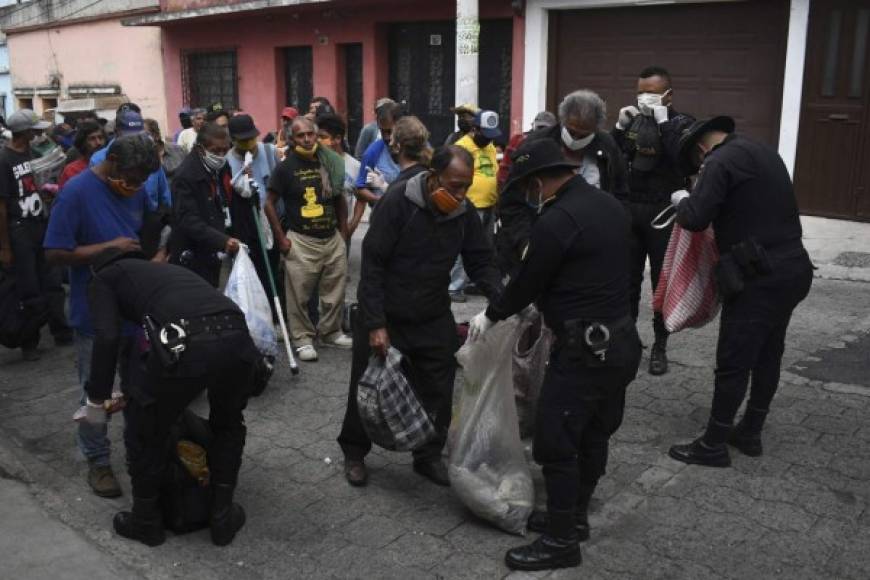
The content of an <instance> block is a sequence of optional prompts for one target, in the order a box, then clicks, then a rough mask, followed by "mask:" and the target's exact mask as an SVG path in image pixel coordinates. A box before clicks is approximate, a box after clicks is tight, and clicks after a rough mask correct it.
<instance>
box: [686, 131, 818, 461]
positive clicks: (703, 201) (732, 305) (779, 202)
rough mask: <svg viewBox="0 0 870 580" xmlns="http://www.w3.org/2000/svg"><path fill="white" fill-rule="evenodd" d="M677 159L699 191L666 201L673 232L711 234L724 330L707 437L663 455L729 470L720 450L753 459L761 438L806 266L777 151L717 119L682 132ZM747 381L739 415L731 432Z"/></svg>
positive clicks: (808, 280)
mask: <svg viewBox="0 0 870 580" xmlns="http://www.w3.org/2000/svg"><path fill="white" fill-rule="evenodd" d="M680 159H681V161H682V162H683V164H684V166H685V167H686V172H687V173H694V172H695V171H697V172H698V181H697V183H696V184H695V187H694V189H693V191H692V194H691V195H689V193H688V192H686V191H677V192H675V193H674V194H673V196H672V202H673V203H674V205H675V206H676V207H677V222H678V223H679V224H680V225H681V226H683V227H684V228H686V229H688V230H691V231H701V230H704V229H705V228H707V227H708V226H709V225H710V224H711V223H712V224H713V231H714V232H715V234H716V245H717V246H718V249H719V254H720V257H719V264H718V266H717V272H716V274H717V278H718V279H717V282H718V285H719V291H720V295H721V298H722V320H721V323H720V326H719V343H718V346H717V348H716V372H715V377H716V383H715V390H714V393H713V406H712V409H711V411H710V420H709V423H708V425H707V430H706V432H705V433H704V435H703V436H701V437H699V438H698V439H696V440H695V441H693V442H692V443H689V444H688V445H674V446H673V447H671V449H670V452H669V453H670V456H671V457H673V458H674V459H677V460H679V461H683V462H685V463H696V464H700V465H707V466H711V467H727V466H728V465H730V464H731V458H730V456H729V454H728V448H727V447H726V445H725V443H726V441H727V442H728V443H730V444H731V445H733V446H734V447H735V448H737V449H738V450H739V451H741V452H743V453H744V454H746V455H749V456H751V457H757V456H759V455H761V452H762V446H761V430H762V427H763V425H764V419H765V417H766V416H767V413H768V411H769V409H770V403H771V401H772V400H773V396H774V394H776V389H777V387H778V386H779V372H780V365H781V363H782V353H783V350H784V349H785V336H786V330H787V329H788V323H789V320H790V319H791V314H792V311H793V310H794V309H795V307H796V306H797V305H798V304H799V303H800V302H801V301H802V300H803V299H804V298H806V296H807V294H808V293H809V290H810V285H811V284H812V280H813V266H812V263H811V262H810V259H809V256H808V255H807V252H806V250H805V249H804V246H803V243H802V242H801V235H802V231H801V223H800V219H799V215H798V207H797V201H796V200H795V195H794V188H793V187H792V182H791V178H790V177H789V174H788V171H787V170H786V167H785V164H784V163H783V162H782V159H780V157H779V155H778V154H777V152H776V151H774V150H773V149H771V148H770V147H768V146H767V145H762V144H761V143H758V142H756V141H754V140H752V139H749V138H747V137H744V136H743V135H739V134H735V133H734V120H733V119H731V118H730V117H716V118H714V119H711V120H709V121H698V122H696V123H694V124H693V125H692V126H691V127H690V128H689V129H688V130H687V131H686V132H685V134H684V136H683V138H682V139H681V146H680ZM701 160H703V165H701ZM699 165H700V169H698V166H699ZM750 377H751V380H752V388H751V390H750V394H749V401H748V402H747V404H746V410H745V412H744V414H743V418H742V419H741V420H740V422H739V423H738V424H737V427H736V428H734V429H732V427H731V425H732V422H733V421H734V417H735V415H736V414H737V410H738V409H739V408H740V405H741V403H742V402H743V398H744V397H745V396H746V390H747V387H748V386H749V382H750Z"/></svg>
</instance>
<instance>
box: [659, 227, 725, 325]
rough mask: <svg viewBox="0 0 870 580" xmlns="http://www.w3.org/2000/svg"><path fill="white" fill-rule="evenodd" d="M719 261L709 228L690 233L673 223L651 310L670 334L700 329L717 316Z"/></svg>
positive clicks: (711, 231)
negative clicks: (717, 270) (717, 269)
mask: <svg viewBox="0 0 870 580" xmlns="http://www.w3.org/2000/svg"><path fill="white" fill-rule="evenodd" d="M718 261H719V251H718V249H717V248H716V240H715V238H714V236H713V228H712V227H709V228H707V229H706V230H704V231H703V232H690V231H688V230H685V229H683V228H682V227H680V225H679V224H676V223H675V224H674V229H673V231H672V232H671V239H670V241H669V242H668V249H667V251H666V252H665V258H664V263H663V264H662V271H661V275H660V276H659V283H658V285H657V286H656V291H655V294H654V295H653V311H655V312H661V313H662V317H663V318H664V323H665V328H667V329H668V331H669V332H677V331H680V330H683V329H684V328H699V327H701V326H704V325H705V324H707V323H708V322H710V321H711V320H713V319H714V318H716V315H717V314H719V306H720V301H719V294H718V292H717V290H716V263H717V262H718Z"/></svg>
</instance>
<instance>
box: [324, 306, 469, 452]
mask: <svg viewBox="0 0 870 580" xmlns="http://www.w3.org/2000/svg"><path fill="white" fill-rule="evenodd" d="M387 332H388V333H389V335H390V343H391V344H392V346H394V347H395V348H397V349H398V350H399V351H400V352H401V353H402V354H403V355H405V357H407V359H408V360H409V361H410V363H411V372H410V376H409V377H408V378H409V380H410V383H411V386H412V387H413V388H414V392H415V393H416V395H417V397H418V398H419V400H420V403H421V404H422V405H423V408H424V409H426V412H427V413H428V414H429V417H430V418H431V419H432V420H433V423H434V424H435V431H436V436H435V437H434V438H433V439H432V440H431V441H430V442H429V443H427V444H426V445H424V446H422V447H420V448H419V449H415V450H414V452H413V453H414V460H415V461H433V460H437V459H440V457H441V451H442V449H444V443H445V442H446V441H447V429H448V428H449V427H450V415H451V408H452V403H453V381H454V379H455V378H456V359H455V358H454V355H455V353H456V350H457V349H458V348H459V340H458V338H457V336H456V321H455V320H454V319H453V314H452V313H451V312H450V311H449V310H448V311H447V312H445V313H444V314H443V315H442V316H440V317H439V318H436V319H435V320H430V321H428V322H423V323H418V324H398V323H395V324H394V323H390V322H387ZM370 357H371V349H370V348H369V336H368V330H366V329H365V328H364V327H363V324H362V323H361V322H360V320H359V317H358V318H357V320H355V321H354V324H353V362H352V364H351V370H350V389H349V390H348V397H347V409H346V411H345V414H344V423H343V424H342V426H341V433H340V434H339V436H338V443H339V445H341V449H342V451H344V456H345V457H346V458H347V459H354V460H362V459H363V458H364V457H365V456H366V455H367V454H368V452H369V451H370V450H371V448H372V442H371V440H370V439H369V438H368V435H367V434H366V432H365V430H364V429H363V426H362V422H361V421H360V418H359V411H358V410H357V406H356V388H357V383H359V380H360V378H361V377H362V374H363V372H365V369H366V367H367V366H368V362H369V358H370Z"/></svg>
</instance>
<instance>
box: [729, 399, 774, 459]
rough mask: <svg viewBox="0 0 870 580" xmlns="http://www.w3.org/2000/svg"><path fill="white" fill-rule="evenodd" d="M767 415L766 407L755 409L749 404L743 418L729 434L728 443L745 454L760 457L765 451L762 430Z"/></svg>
mask: <svg viewBox="0 0 870 580" xmlns="http://www.w3.org/2000/svg"><path fill="white" fill-rule="evenodd" d="M766 417H767V410H766V409H765V410H762V409H753V408H752V407H750V406H749V405H747V406H746V412H745V413H743V418H742V419H740V422H739V423H737V426H736V427H734V429H732V430H731V433H730V434H729V435H728V444H729V445H731V446H732V447H735V448H736V449H737V450H738V451H740V452H741V453H743V455H748V456H749V457H760V456H761V454H762V452H763V451H764V450H763V449H762V447H761V430H762V428H764V419H765V418H766Z"/></svg>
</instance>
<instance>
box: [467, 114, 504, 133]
mask: <svg viewBox="0 0 870 580" xmlns="http://www.w3.org/2000/svg"><path fill="white" fill-rule="evenodd" d="M473 125H474V126H475V127H480V132H481V134H482V135H483V136H484V137H486V138H487V139H498V138H499V137H501V129H499V128H498V113H496V112H495V111H478V112H477V113H475V115H474V123H473Z"/></svg>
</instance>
